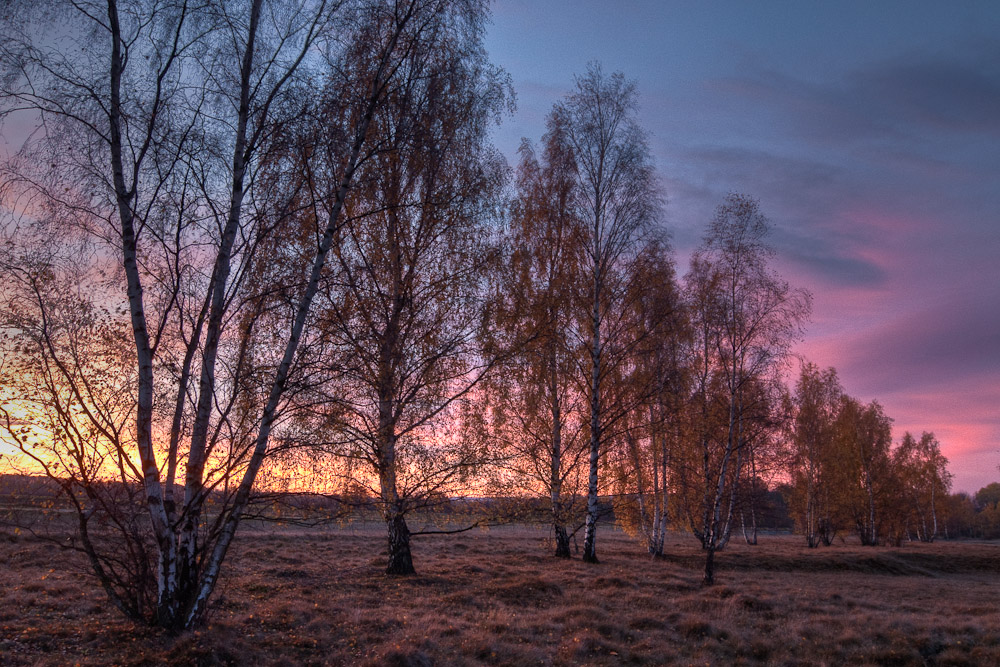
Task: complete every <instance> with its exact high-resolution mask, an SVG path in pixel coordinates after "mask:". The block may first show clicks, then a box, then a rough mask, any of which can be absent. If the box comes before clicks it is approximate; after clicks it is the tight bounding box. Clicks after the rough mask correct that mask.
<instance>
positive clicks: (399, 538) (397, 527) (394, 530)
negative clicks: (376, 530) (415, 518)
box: [385, 511, 416, 575]
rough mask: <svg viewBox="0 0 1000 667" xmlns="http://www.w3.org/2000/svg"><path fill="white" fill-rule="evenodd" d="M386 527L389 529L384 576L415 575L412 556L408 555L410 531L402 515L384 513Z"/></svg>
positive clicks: (392, 512)
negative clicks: (387, 562)
mask: <svg viewBox="0 0 1000 667" xmlns="http://www.w3.org/2000/svg"><path fill="white" fill-rule="evenodd" d="M385 523H386V527H387V528H388V529H389V565H388V566H386V568H385V572H386V574H401V575H407V574H416V570H415V569H413V556H412V555H411V554H410V529H409V528H408V527H407V525H406V519H405V518H404V516H403V514H402V513H399V512H395V511H390V512H387V513H386V519H385Z"/></svg>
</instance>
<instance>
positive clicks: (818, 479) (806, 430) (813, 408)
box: [791, 363, 843, 548]
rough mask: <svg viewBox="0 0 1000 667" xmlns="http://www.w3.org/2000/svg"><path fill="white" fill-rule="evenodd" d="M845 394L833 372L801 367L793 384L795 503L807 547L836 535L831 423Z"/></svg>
mask: <svg viewBox="0 0 1000 667" xmlns="http://www.w3.org/2000/svg"><path fill="white" fill-rule="evenodd" d="M842 394H843V390H842V389H841V387H840V382H839V380H838V379H837V372H836V371H835V370H834V369H833V368H828V369H826V370H824V371H820V370H819V368H818V367H816V365H815V364H811V363H806V364H803V366H802V370H801V372H800V374H799V379H798V381H797V383H796V386H795V398H794V402H795V405H794V410H795V417H794V426H793V430H792V438H791V439H792V447H793V452H792V461H791V468H792V481H793V484H794V488H795V498H794V505H795V510H796V512H797V513H798V514H799V523H800V526H801V528H802V531H803V532H804V533H805V536H806V544H808V545H809V547H810V548H812V547H816V546H818V545H819V544H820V543H822V544H826V545H829V544H830V543H831V542H832V540H833V535H834V532H835V531H836V523H837V522H836V519H835V516H834V511H835V496H836V494H837V493H838V488H837V485H838V482H840V481H841V480H840V479H838V475H837V468H838V461H837V457H838V456H839V452H838V451H837V450H836V441H835V439H834V437H835V433H834V422H835V420H836V417H837V407H838V405H839V403H840V397H841V395H842Z"/></svg>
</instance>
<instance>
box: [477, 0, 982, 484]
mask: <svg viewBox="0 0 1000 667" xmlns="http://www.w3.org/2000/svg"><path fill="white" fill-rule="evenodd" d="M487 48H488V50H489V53H490V56H491V58H492V60H493V61H494V62H495V63H496V64H497V65H499V66H501V67H503V68H504V69H505V70H507V71H508V72H509V73H510V75H511V77H512V79H513V84H514V88H515V90H516V91H517V95H518V110H517V112H516V114H515V115H514V116H513V117H512V118H510V119H508V120H507V121H506V122H505V123H504V125H503V126H502V127H501V128H500V129H499V130H498V131H497V133H496V142H497V145H498V147H499V148H500V149H501V151H503V153H504V154H505V155H507V158H508V161H510V162H511V163H512V164H513V163H514V161H515V160H516V149H517V146H518V144H519V141H520V138H521V137H528V138H530V139H532V140H534V141H537V140H538V139H539V138H540V136H541V134H542V133H543V132H544V120H545V116H546V114H547V113H548V112H549V110H550V109H551V107H552V104H553V102H555V101H556V100H558V99H560V98H561V97H562V96H563V95H565V94H566V93H568V92H569V91H570V90H571V88H572V85H573V76H574V75H575V74H579V73H582V72H584V71H585V69H586V67H587V63H588V62H589V61H592V60H597V61H600V62H601V63H602V64H603V66H604V68H605V70H608V71H622V72H624V73H625V75H626V76H627V77H628V78H630V79H633V80H634V81H635V82H636V84H637V86H638V89H639V94H640V104H641V109H640V118H641V122H642V123H643V125H644V127H645V128H646V130H647V131H648V132H649V133H650V146H651V149H652V151H653V154H654V159H655V161H656V165H657V169H658V172H659V178H660V181H661V183H662V186H663V190H664V193H665V195H666V197H667V206H666V209H665V214H664V220H663V222H664V224H665V225H666V226H667V228H668V230H669V231H670V233H671V235H672V238H673V243H674V247H675V249H676V251H677V259H678V269H679V272H680V273H681V274H683V272H684V270H685V268H686V263H687V258H688V256H689V255H690V252H691V250H692V249H693V248H694V247H695V246H696V245H697V244H698V242H699V240H700V237H701V234H702V230H703V229H704V225H705V224H706V223H707V222H708V220H709V219H710V218H711V216H712V212H713V209H714V207H715V206H716V205H717V204H718V203H719V201H721V199H722V197H723V196H725V194H726V193H727V192H729V191H739V192H745V193H748V194H751V195H753V196H755V197H757V198H759V199H760V202H761V207H762V209H763V210H764V211H765V213H766V214H767V215H768V216H769V217H770V218H771V220H772V222H773V225H774V232H773V235H772V242H773V245H774V246H775V248H776V250H777V258H776V264H777V268H778V270H779V271H780V272H781V274H782V275H783V276H784V277H785V278H786V279H787V280H788V281H789V282H790V283H792V284H793V285H795V286H800V287H805V288H807V289H809V290H810V291H811V292H812V294H813V298H814V303H813V317H812V323H811V324H810V326H809V328H808V330H807V333H806V338H805V340H804V341H803V343H802V344H800V345H799V346H798V348H797V352H799V353H801V354H802V355H804V356H805V357H806V358H808V359H810V360H812V361H814V362H815V363H817V364H819V365H821V366H824V367H825V366H834V367H836V368H837V370H838V372H839V375H840V379H841V382H842V384H843V385H844V387H845V389H846V390H847V391H848V392H849V393H851V394H852V395H854V396H856V397H857V398H859V399H861V400H865V401H869V400H872V399H878V400H879V401H880V402H881V403H882V404H883V405H884V406H885V409H886V412H887V414H889V416H891V417H893V418H894V420H895V423H894V436H895V437H896V439H897V440H898V439H899V437H901V436H902V434H903V432H904V431H905V430H909V431H913V432H915V433H918V434H919V432H921V431H924V430H928V431H933V432H934V433H935V434H936V435H937V437H938V439H939V440H940V441H941V443H942V448H943V450H944V452H945V454H946V456H948V457H949V459H950V460H951V465H950V469H951V470H952V472H953V473H954V476H955V477H954V489H955V490H964V491H970V492H974V491H976V490H977V489H979V488H981V487H982V486H984V485H985V484H987V483H989V482H992V481H997V480H1000V470H998V464H1000V262H998V261H997V258H996V254H997V251H998V250H1000V3H996V2H982V1H980V2H974V1H968V2H962V3H941V2H934V1H922V2H917V1H913V0H881V1H880V2H874V3H873V2H870V1H861V0H845V1H842V2H836V3H806V2H779V1H774V0H767V1H764V2H753V3H748V2H741V1H738V0H729V1H713V2H697V1H694V0H690V1H684V2H677V1H674V0H644V1H638V0H622V1H621V2H607V1H606V0H559V1H555V0H553V1H547V2H535V1H533V0H497V1H496V2H494V3H493V24H492V25H491V26H490V27H489V29H488V36H487Z"/></svg>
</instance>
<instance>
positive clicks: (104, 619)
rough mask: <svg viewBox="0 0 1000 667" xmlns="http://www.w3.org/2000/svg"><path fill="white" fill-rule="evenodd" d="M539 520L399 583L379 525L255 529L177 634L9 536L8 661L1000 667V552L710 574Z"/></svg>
mask: <svg viewBox="0 0 1000 667" xmlns="http://www.w3.org/2000/svg"><path fill="white" fill-rule="evenodd" d="M545 542H546V536H545V533H544V531H534V530H530V529H523V528H520V529H515V528H504V529H494V530H492V531H489V532H477V533H467V534H463V535H459V536H453V537H427V538H421V539H419V540H417V541H415V544H414V552H415V558H416V564H417V567H418V570H419V571H420V574H419V575H418V576H415V577H411V578H393V577H387V576H385V575H384V574H382V572H381V568H382V567H383V555H382V553H383V538H382V536H381V534H380V533H379V532H377V531H375V530H371V531H366V530H362V529H357V530H350V529H347V530H330V531H325V532H316V531H313V532H304V531H300V530H294V529H275V530H272V531H267V532H255V533H251V532H249V531H247V532H244V533H243V534H242V535H241V536H240V538H239V540H238V543H237V544H236V546H235V547H234V553H233V557H232V559H231V561H230V562H229V568H228V570H227V571H228V576H227V578H226V579H225V580H224V583H223V585H222V587H221V589H220V590H219V591H218V594H217V596H216V598H215V604H214V606H213V608H212V614H211V617H210V619H209V622H208V624H207V625H206V626H205V627H204V628H202V629H201V630H199V631H197V632H192V633H188V634H185V635H183V636H181V637H177V638H170V637H166V636H164V635H162V634H160V633H158V632H155V631H151V630H148V629H144V628H138V627H134V626H132V625H130V624H129V623H127V622H126V621H124V620H122V619H121V618H120V617H119V616H118V615H117V614H116V613H115V612H113V611H111V610H109V609H108V607H107V605H106V604H105V602H104V600H103V596H102V594H101V593H100V591H99V590H96V589H95V588H93V586H92V581H91V580H89V579H88V578H87V575H86V571H85V569H84V563H83V562H82V560H80V559H79V558H78V557H77V556H75V555H74V554H71V553H69V552H64V551H59V550H53V549H52V547H51V546H49V545H48V544H45V543H41V542H38V541H35V540H33V539H30V538H25V537H23V536H22V537H18V538H11V537H9V536H4V535H0V662H2V663H3V664H5V665H63V664H77V663H79V664H83V665H106V664H123V665H160V664H174V665H328V664H332V665H339V664H362V665H364V664H371V665H411V666H416V665H444V664H448V665H450V664H493V665H511V664H518V665H522V664H523V665H530V664H539V665H547V664H555V665H576V664H584V663H585V664H622V663H624V664H637V665H641V664H665V663H667V664H669V663H679V664H758V663H763V664H774V665H822V664H827V665H841V664H860V665H865V664H876V665H924V664H939V665H962V664H984V665H986V664H1000V577H998V572H1000V545H998V544H990V543H973V542H938V543H935V544H931V545H927V544H910V545H906V546H904V547H902V548H900V549H890V548H874V549H872V548H862V547H860V546H855V545H851V544H840V545H837V546H833V547H829V548H821V549H812V550H810V549H806V548H805V547H804V546H803V544H802V540H801V539H800V538H792V537H764V538H762V539H761V544H760V545H759V546H756V547H750V546H747V545H745V544H741V543H737V542H735V540H734V542H733V544H731V545H730V547H729V548H728V549H727V550H726V551H724V552H722V553H720V554H719V556H718V561H717V562H718V572H717V581H718V582H719V584H718V585H716V586H714V587H712V588H702V587H701V586H700V584H699V581H700V576H701V573H700V567H701V564H702V563H701V553H700V551H699V549H698V548H697V544H696V543H694V540H693V539H692V538H690V537H689V536H684V535H674V536H671V540H670V544H669V548H668V552H669V553H668V557H667V558H666V559H664V560H657V561H653V560H650V559H649V558H648V557H647V556H646V555H645V554H644V553H643V551H642V549H641V548H640V546H639V545H638V544H637V543H636V542H634V541H632V540H630V539H629V538H628V537H626V536H624V535H622V534H621V533H617V532H614V531H612V530H611V529H610V528H607V529H604V530H603V532H602V533H600V534H599V536H598V554H599V556H600V557H601V559H602V560H601V563H600V564H598V565H588V564H585V563H583V562H581V561H580V560H579V559H573V560H571V561H569V562H566V561H561V560H557V559H555V558H552V557H550V556H549V553H550V546H549V545H547V544H546V543H545Z"/></svg>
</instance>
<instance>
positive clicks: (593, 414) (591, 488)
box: [583, 269, 601, 563]
mask: <svg viewBox="0 0 1000 667" xmlns="http://www.w3.org/2000/svg"><path fill="white" fill-rule="evenodd" d="M600 294H601V274H600V269H596V270H595V271H594V313H593V317H594V322H593V326H594V338H593V341H592V350H591V355H592V359H591V361H592V363H593V366H592V368H591V378H590V381H591V385H590V392H591V393H590V478H589V479H588V483H587V527H586V532H585V533H584V537H583V560H584V561H585V562H587V563H596V562H598V561H597V462H598V459H599V456H600V448H601V300H600Z"/></svg>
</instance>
